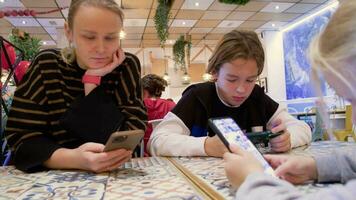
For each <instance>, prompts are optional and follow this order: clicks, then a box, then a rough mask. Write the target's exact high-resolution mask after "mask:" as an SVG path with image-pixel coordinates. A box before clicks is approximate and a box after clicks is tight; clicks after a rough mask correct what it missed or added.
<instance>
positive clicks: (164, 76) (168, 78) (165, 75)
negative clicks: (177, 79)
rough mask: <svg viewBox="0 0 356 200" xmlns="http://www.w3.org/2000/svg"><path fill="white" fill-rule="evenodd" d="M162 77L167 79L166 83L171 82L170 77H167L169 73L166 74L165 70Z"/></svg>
mask: <svg viewBox="0 0 356 200" xmlns="http://www.w3.org/2000/svg"><path fill="white" fill-rule="evenodd" d="M163 79H164V80H165V81H167V84H168V85H169V84H171V78H170V77H169V75H168V73H167V72H166V73H164V75H163Z"/></svg>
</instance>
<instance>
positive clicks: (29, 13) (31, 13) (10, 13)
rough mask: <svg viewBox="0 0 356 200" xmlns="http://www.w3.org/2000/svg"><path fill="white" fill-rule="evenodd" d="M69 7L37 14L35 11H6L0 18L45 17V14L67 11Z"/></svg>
mask: <svg viewBox="0 0 356 200" xmlns="http://www.w3.org/2000/svg"><path fill="white" fill-rule="evenodd" d="M66 8H68V7H59V8H57V9H53V10H49V11H43V12H36V11H35V10H29V9H25V10H6V11H0V18H3V17H11V16H12V17H16V16H31V17H35V16H36V15H44V14H49V13H53V12H58V11H61V10H63V9H66Z"/></svg>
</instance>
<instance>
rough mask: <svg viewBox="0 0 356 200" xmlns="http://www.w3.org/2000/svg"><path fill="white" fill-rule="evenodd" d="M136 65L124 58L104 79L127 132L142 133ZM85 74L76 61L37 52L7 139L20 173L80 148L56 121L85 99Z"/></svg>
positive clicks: (20, 91)
mask: <svg viewBox="0 0 356 200" xmlns="http://www.w3.org/2000/svg"><path fill="white" fill-rule="evenodd" d="M140 70H141V69H140V63H139V60H138V59H137V57H135V56H134V55H132V54H129V53H126V59H125V60H124V62H123V63H122V64H121V65H120V66H119V67H117V68H116V69H115V70H114V71H113V72H111V73H109V74H107V75H106V76H104V77H103V78H102V83H101V84H102V85H104V84H105V86H106V87H105V88H108V89H107V91H106V92H108V93H110V94H112V95H113V96H114V97H113V98H114V99H115V100H116V101H117V105H118V107H119V109H120V110H121V111H122V113H125V115H126V121H125V127H127V129H145V127H146V125H145V124H146V120H147V116H146V109H145V107H144V104H143V101H142V88H141V83H140V75H141V74H140ZM84 73H85V70H83V69H81V68H80V67H79V66H78V65H77V63H76V62H74V63H72V64H66V63H65V62H64V61H63V60H62V58H61V56H60V52H59V51H58V50H55V49H50V50H44V51H42V52H40V53H39V54H38V55H37V56H36V58H35V59H34V61H33V62H32V64H31V66H30V67H29V69H28V71H27V73H26V74H25V75H24V77H23V80H22V81H21V83H20V84H19V86H18V87H17V89H16V91H15V94H14V99H13V102H12V106H11V110H10V113H9V116H8V121H7V126H6V129H5V136H6V139H7V141H8V144H9V145H10V147H11V151H12V153H13V156H12V159H11V160H12V163H13V164H15V165H16V167H17V168H18V169H21V170H24V171H37V170H41V169H42V168H43V166H42V163H43V162H44V161H46V160H47V159H49V158H50V156H51V155H52V153H53V152H54V151H55V150H57V149H58V148H61V147H65V148H76V147H78V146H79V145H81V143H80V142H79V141H78V139H76V138H75V137H73V135H71V134H70V133H68V132H67V131H65V130H64V129H63V128H62V127H61V126H60V125H59V120H60V118H61V117H62V115H63V113H64V112H65V111H66V110H67V109H68V108H69V106H70V105H71V103H72V102H73V100H74V99H75V98H76V97H78V96H80V95H84V85H83V83H82V82H81V78H82V76H83V74H84Z"/></svg>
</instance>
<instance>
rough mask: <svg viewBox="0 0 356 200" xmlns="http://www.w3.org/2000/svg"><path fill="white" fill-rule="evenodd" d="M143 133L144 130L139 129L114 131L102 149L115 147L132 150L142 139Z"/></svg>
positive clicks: (110, 149)
mask: <svg viewBox="0 0 356 200" xmlns="http://www.w3.org/2000/svg"><path fill="white" fill-rule="evenodd" d="M144 134H145V132H144V131H143V130H140V129H138V130H129V131H117V132H114V133H112V134H111V135H110V138H109V139H108V141H107V142H106V145H105V148H104V151H112V150H115V149H127V150H134V149H135V147H136V146H137V145H138V144H139V143H140V141H141V140H142V138H143V136H144Z"/></svg>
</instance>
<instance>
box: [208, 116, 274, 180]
mask: <svg viewBox="0 0 356 200" xmlns="http://www.w3.org/2000/svg"><path fill="white" fill-rule="evenodd" d="M208 124H209V126H210V127H211V129H212V130H213V131H214V132H215V133H216V134H217V135H218V137H219V138H220V140H221V141H222V142H223V143H224V145H225V146H226V147H227V148H228V149H229V151H230V152H231V149H230V144H236V145H237V146H239V147H240V148H242V149H243V150H245V151H248V152H251V153H252V154H253V155H254V156H255V157H256V158H257V160H258V161H259V162H260V163H261V164H262V167H263V169H264V172H265V173H267V174H270V175H273V176H275V173H274V170H273V168H272V167H271V166H270V165H269V164H268V162H267V161H266V160H265V159H264V158H263V156H262V154H261V153H260V152H259V151H258V150H257V148H256V147H255V146H254V145H253V143H252V142H251V141H250V140H249V139H248V138H247V136H246V135H245V134H244V133H243V131H242V130H241V128H240V127H239V125H237V123H236V122H235V121H234V120H233V119H232V118H231V117H219V118H210V119H209V120H208Z"/></svg>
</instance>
